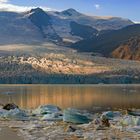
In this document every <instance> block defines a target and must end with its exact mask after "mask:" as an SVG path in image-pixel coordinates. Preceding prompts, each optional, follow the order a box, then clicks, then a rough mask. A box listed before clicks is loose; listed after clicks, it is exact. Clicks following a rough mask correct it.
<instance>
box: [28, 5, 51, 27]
mask: <svg viewBox="0 0 140 140" xmlns="http://www.w3.org/2000/svg"><path fill="white" fill-rule="evenodd" d="M29 19H30V20H31V22H32V23H33V24H34V25H36V26H37V27H38V28H40V29H42V28H43V27H44V26H49V25H51V17H50V16H49V15H48V14H47V13H46V12H45V11H43V10H42V9H40V8H36V9H31V11H30V15H29Z"/></svg>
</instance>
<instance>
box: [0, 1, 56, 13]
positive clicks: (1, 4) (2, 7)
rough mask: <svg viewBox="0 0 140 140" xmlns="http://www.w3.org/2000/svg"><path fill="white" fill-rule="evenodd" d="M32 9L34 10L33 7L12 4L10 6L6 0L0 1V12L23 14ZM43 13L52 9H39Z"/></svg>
mask: <svg viewBox="0 0 140 140" xmlns="http://www.w3.org/2000/svg"><path fill="white" fill-rule="evenodd" d="M32 8H36V7H33V6H18V5H14V4H10V3H9V2H8V0H0V11H12V12H25V11H28V10H30V9H32ZM40 8H42V9H43V10H45V11H52V10H54V9H52V8H49V7H41V6H40Z"/></svg>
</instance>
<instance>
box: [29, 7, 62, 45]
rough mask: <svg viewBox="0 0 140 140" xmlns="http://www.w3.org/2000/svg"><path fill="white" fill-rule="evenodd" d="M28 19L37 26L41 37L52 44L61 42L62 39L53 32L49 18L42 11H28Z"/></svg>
mask: <svg viewBox="0 0 140 140" xmlns="http://www.w3.org/2000/svg"><path fill="white" fill-rule="evenodd" d="M29 19H30V20H31V22H32V23H33V24H34V25H35V26H37V27H38V28H39V29H40V31H41V33H42V35H43V37H44V38H47V39H48V40H50V41H52V42H61V41H62V38H61V37H60V36H59V35H58V34H57V33H56V32H55V30H54V28H53V27H52V23H51V17H50V16H49V15H48V14H47V13H46V12H45V11H43V10H42V9H40V8H35V9H32V10H31V11H30V14H29Z"/></svg>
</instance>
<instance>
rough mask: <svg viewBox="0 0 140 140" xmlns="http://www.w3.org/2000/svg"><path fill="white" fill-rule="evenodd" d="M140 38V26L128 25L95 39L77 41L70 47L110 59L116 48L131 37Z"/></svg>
mask: <svg viewBox="0 0 140 140" xmlns="http://www.w3.org/2000/svg"><path fill="white" fill-rule="evenodd" d="M137 36H140V24H135V25H130V26H127V27H125V28H122V29H119V30H114V31H109V32H107V33H103V34H101V35H98V36H97V37H96V38H92V39H86V40H82V41H79V42H77V43H75V44H73V45H71V46H70V47H72V48H75V49H77V50H79V51H86V52H96V53H100V54H102V55H104V56H107V57H110V54H111V53H112V52H113V51H114V50H115V49H117V48H118V46H119V45H120V44H121V43H123V42H125V41H127V40H128V39H130V38H131V37H137Z"/></svg>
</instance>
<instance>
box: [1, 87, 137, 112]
mask: <svg viewBox="0 0 140 140" xmlns="http://www.w3.org/2000/svg"><path fill="white" fill-rule="evenodd" d="M139 91H140V85H133V86H115V85H114V86H113V85H112V86H101V85H98V86H91V85H86V86H80V85H77V86H73V85H66V86H63V85H54V86H53V85H32V86H29V85H26V86H25V85H16V86H15V85H14V86H10V85H7V86H3V85H1V86H0V103H7V102H14V103H16V104H18V105H19V106H20V107H22V108H35V107H37V106H39V105H43V104H55V105H58V106H60V107H61V108H67V107H75V108H80V109H92V108H93V107H94V106H103V107H119V108H128V107H136V108H140V94H139Z"/></svg>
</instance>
